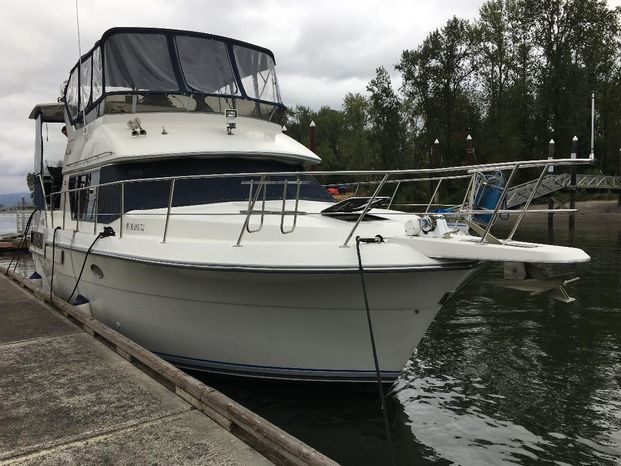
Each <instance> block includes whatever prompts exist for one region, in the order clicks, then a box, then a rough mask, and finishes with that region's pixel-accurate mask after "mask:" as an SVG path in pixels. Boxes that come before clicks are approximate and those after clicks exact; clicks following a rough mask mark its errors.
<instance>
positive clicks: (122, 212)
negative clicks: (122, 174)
mask: <svg viewBox="0 0 621 466" xmlns="http://www.w3.org/2000/svg"><path fill="white" fill-rule="evenodd" d="M124 213H125V183H121V216H120V217H119V220H120V221H121V225H120V227H119V238H122V237H123V214H124Z"/></svg>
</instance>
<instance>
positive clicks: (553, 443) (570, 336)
mask: <svg viewBox="0 0 621 466" xmlns="http://www.w3.org/2000/svg"><path fill="white" fill-rule="evenodd" d="M579 238H580V240H579V246H580V247H583V248H584V249H586V250H587V252H588V253H589V254H591V256H592V258H593V261H592V262H591V263H590V264H586V265H581V266H579V267H578V275H580V276H581V277H582V280H581V281H580V282H579V283H578V284H577V286H575V287H574V289H573V290H572V291H573V292H574V294H575V296H576V298H577V299H578V302H577V303H575V304H571V305H563V304H560V303H556V302H551V301H549V300H548V299H547V298H545V297H543V296H531V297H528V296H527V297H525V296H524V295H522V294H518V293H517V292H512V291H506V290H502V289H498V288H495V287H493V286H491V285H488V284H486V283H485V278H488V279H489V278H492V277H493V276H494V275H498V274H499V273H500V270H499V269H490V270H489V271H488V273H487V276H486V277H483V278H482V281H479V282H478V284H475V285H473V287H471V288H470V289H469V290H466V291H465V292H464V293H463V294H462V296H461V297H460V299H459V300H457V301H455V302H454V303H452V304H451V305H450V306H449V307H447V308H446V309H445V310H444V311H443V312H442V313H441V314H440V316H439V317H438V319H437V320H436V321H435V322H434V324H433V325H432V327H431V328H430V329H429V332H428V334H427V336H426V338H425V339H424V340H423V342H422V343H421V345H420V346H419V349H418V352H417V356H416V357H415V358H414V359H413V360H412V361H411V362H410V365H409V366H408V367H407V369H406V372H405V373H404V378H403V379H402V380H401V381H400V382H399V389H400V391H399V393H398V394H397V397H398V399H399V401H400V403H401V405H402V408H403V413H404V417H405V419H404V422H406V423H407V424H408V425H409V427H410V429H411V431H412V433H413V434H414V436H415V437H416V439H417V440H418V441H420V442H421V443H423V444H424V445H425V446H426V447H427V448H428V450H427V453H426V454H425V455H424V456H425V458H426V459H428V460H430V461H450V462H456V463H459V464H498V463H506V462H511V463H521V464H530V463H533V462H547V461H549V462H556V463H557V464H564V463H570V464H575V463H577V462H582V463H584V464H618V462H619V461H620V460H621V434H620V429H621V392H620V390H619V388H620V385H621V363H620V362H619V361H620V358H619V356H620V353H621V310H620V309H619V304H620V303H621V294H620V292H619V289H620V286H619V285H621V278H620V277H621V274H620V271H621V267H620V265H619V264H620V259H621V257H620V256H621V254H620V252H621V247H620V245H621V238H620V235H618V234H617V233H616V232H614V234H613V235H608V236H607V237H606V235H603V236H602V235H601V232H599V233H598V234H597V235H593V236H588V237H586V236H582V237H579ZM557 239H558V238H557ZM615 240H616V245H615Z"/></svg>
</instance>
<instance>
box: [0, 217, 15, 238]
mask: <svg viewBox="0 0 621 466" xmlns="http://www.w3.org/2000/svg"><path fill="white" fill-rule="evenodd" d="M16 231H17V226H16V221H15V212H12V213H0V235H4V234H6V233H15V232H16Z"/></svg>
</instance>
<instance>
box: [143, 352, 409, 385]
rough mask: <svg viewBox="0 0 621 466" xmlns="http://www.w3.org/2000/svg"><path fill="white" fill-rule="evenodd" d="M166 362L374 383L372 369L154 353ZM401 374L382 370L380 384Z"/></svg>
mask: <svg viewBox="0 0 621 466" xmlns="http://www.w3.org/2000/svg"><path fill="white" fill-rule="evenodd" d="M154 353H155V354H157V355H158V356H160V357H161V358H163V359H166V360H167V361H169V362H171V363H173V364H175V365H177V366H179V367H183V368H186V369H194V370H201V371H207V372H215V373H219V374H229V375H237V376H245V377H259V378H269V379H286V380H317V381H339V382H374V381H377V379H376V374H375V370H356V369H306V368H292V367H274V366H259V365H253V364H238V363H226V362H221V361H210V360H206V359H198V358H188V357H184V356H176V355H174V354H167V353H160V352H155V351H154ZM400 373H401V372H400V371H381V372H380V375H381V378H382V380H383V381H385V382H392V381H393V380H395V379H396V378H397V377H398V376H399V374H400Z"/></svg>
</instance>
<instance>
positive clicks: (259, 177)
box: [46, 158, 594, 247]
mask: <svg viewBox="0 0 621 466" xmlns="http://www.w3.org/2000/svg"><path fill="white" fill-rule="evenodd" d="M593 161H594V159H593V158H582V159H574V158H569V159H555V160H550V159H543V160H524V161H516V162H500V163H492V164H476V165H468V166H463V167H444V168H422V169H410V170H339V171H322V170H313V171H303V172H301V171H294V172H285V171H283V172H247V173H218V174H202V175H183V176H166V177H153V178H140V179H128V180H120V181H112V182H107V183H101V184H96V185H91V186H85V187H77V188H73V189H66V190H62V191H58V192H54V193H52V194H51V195H50V196H51V200H52V201H51V202H47V203H46V211H47V214H48V216H49V217H50V222H51V226H52V228H54V227H55V226H60V225H55V220H54V219H55V216H54V207H53V206H54V205H55V202H53V201H54V199H56V196H60V203H59V205H60V206H62V208H61V210H62V227H63V228H65V227H66V226H67V224H68V221H67V218H66V217H67V214H68V212H69V215H71V218H70V220H71V221H74V222H75V223H74V226H75V228H74V230H75V231H80V229H81V228H82V229H84V228H89V229H92V232H93V234H96V232H97V227H98V223H101V221H100V220H99V218H100V217H102V216H104V215H105V216H107V217H109V218H110V217H112V220H109V219H108V220H109V221H110V222H111V221H115V220H117V219H119V220H120V222H119V223H120V228H119V231H118V236H119V237H121V238H122V237H123V230H124V222H123V220H124V216H125V215H127V214H128V211H127V210H126V207H127V203H126V195H127V186H128V185H131V184H136V183H158V182H159V183H161V182H165V183H167V184H168V192H167V204H166V205H162V206H160V207H158V208H165V209H166V211H165V214H163V213H160V212H156V213H153V212H144V211H141V210H140V209H133V210H131V215H132V216H140V215H145V216H153V215H158V216H162V215H164V216H165V219H164V227H163V231H162V240H161V241H162V242H166V241H167V236H168V232H169V228H170V223H171V221H173V220H172V219H173V218H174V217H175V216H177V215H180V216H188V215H205V216H208V215H239V216H240V217H241V219H242V220H241V225H240V231H239V235H238V238H237V241H236V242H234V243H233V246H241V245H242V239H243V237H244V235H245V234H246V233H247V234H252V233H257V232H258V231H260V230H261V229H262V228H263V225H264V221H265V217H266V216H270V215H278V216H280V231H281V233H282V234H283V235H286V234H290V233H293V232H294V231H295V229H296V226H297V219H298V216H299V215H323V214H321V213H317V214H309V213H307V212H300V210H299V201H300V195H301V186H302V185H304V184H306V183H308V181H306V180H304V178H309V177H321V178H326V177H339V178H341V177H345V176H347V177H363V178H365V180H364V181H346V182H342V181H339V182H338V183H336V184H338V185H339V186H342V185H345V186H347V187H349V188H354V196H355V195H356V194H357V193H358V192H359V191H360V190H365V189H369V190H372V194H371V195H370V196H368V197H365V199H366V204H363V205H362V207H361V208H360V209H358V210H356V211H355V212H354V213H356V214H357V217H356V218H355V221H354V222H353V225H352V228H351V229H350V230H349V232H348V233H347V235H346V237H345V238H344V239H343V243H342V244H341V246H342V247H349V245H350V242H351V239H352V238H353V237H354V235H355V233H356V231H357V230H358V227H359V226H360V224H361V223H362V221H363V220H364V219H365V218H366V217H367V216H368V215H369V213H370V212H371V211H373V210H374V209H375V208H374V207H373V205H374V201H375V200H376V199H377V198H378V197H379V196H380V194H381V192H382V190H383V189H388V188H390V190H391V194H390V202H389V203H388V206H389V207H390V208H392V206H395V207H400V208H407V209H408V210H407V211H403V212H401V211H395V210H390V215H400V214H403V215H412V214H416V215H441V216H444V217H446V218H447V219H448V221H449V222H448V223H449V225H450V224H453V225H457V224H458V223H459V222H460V221H466V223H467V224H468V223H470V224H471V223H472V219H473V216H475V215H488V216H490V217H491V218H490V220H489V221H488V222H486V224H483V225H482V229H483V233H482V234H481V240H480V241H481V242H482V243H484V242H486V241H487V238H488V235H489V234H490V231H491V229H492V227H493V226H494V224H495V223H496V221H497V220H498V218H499V217H500V216H501V215H504V214H509V213H510V214H516V213H517V214H518V218H517V221H516V222H515V224H514V226H513V228H512V230H511V232H510V233H509V235H508V236H507V238H506V239H507V240H511V239H512V238H513V236H514V234H515V232H516V231H517V229H518V227H519V225H520V223H521V222H522V219H523V217H524V216H525V215H526V214H527V213H547V212H574V211H575V209H552V210H551V209H537V210H532V209H530V210H529V207H530V205H531V203H532V201H533V198H534V193H535V192H536V191H537V189H538V187H539V186H540V185H541V183H542V180H543V179H544V176H545V173H547V171H548V168H549V167H552V166H554V167H558V166H573V165H586V164H591V163H593ZM533 168H540V169H541V172H540V175H539V177H538V178H537V181H536V182H535V188H534V189H533V190H532V192H531V194H530V195H529V197H528V199H527V200H526V202H525V203H524V204H523V205H522V207H521V208H520V209H507V208H506V207H505V200H506V199H507V193H508V190H509V189H510V188H511V186H512V182H513V179H514V178H515V175H516V174H517V173H518V171H519V170H524V169H533ZM498 171H500V172H503V173H504V172H509V176H508V179H507V182H506V183H505V184H504V186H503V187H502V192H501V193H500V197H499V200H498V202H497V203H496V205H495V208H493V209H482V208H475V205H474V196H475V191H476V189H477V186H478V182H477V179H478V177H480V176H481V175H484V174H486V173H490V172H498ZM222 178H227V179H235V178H239V179H240V184H242V185H248V187H249V188H248V198H247V203H248V204H247V210H245V211H244V210H242V211H239V210H238V211H235V212H230V213H228V212H227V213H223V212H221V211H218V212H209V213H207V212H196V213H191V212H186V211H184V212H174V210H175V207H176V206H175V187H176V186H178V185H179V184H180V183H182V182H184V181H188V180H209V179H222ZM275 178H280V179H275ZM372 178H375V179H372ZM454 180H457V181H459V180H461V181H466V180H467V181H468V184H467V188H466V190H465V194H464V196H463V200H462V202H461V204H438V203H434V199H436V195H437V193H438V191H439V189H440V186H441V184H442V183H443V182H446V181H454ZM421 182H424V183H429V182H431V183H433V182H436V185H435V188H434V189H433V193H432V194H431V196H430V197H429V200H428V202H425V203H401V204H396V203H395V202H394V201H395V198H396V196H397V193H398V192H399V190H400V188H401V187H403V186H404V185H407V184H415V183H421ZM270 185H282V186H283V191H282V195H281V197H280V198H278V199H271V201H274V200H277V201H279V202H280V209H276V210H270V209H269V208H268V207H267V205H268V201H267V198H266V192H267V188H268V187H269V186H270ZM291 185H293V186H294V187H295V196H294V197H291V198H289V199H288V195H287V190H288V187H289V186H291ZM112 187H118V188H119V190H120V195H119V201H120V202H119V211H118V212H112V213H110V212H108V213H106V214H103V213H101V212H100V211H99V204H100V202H99V201H100V199H99V196H100V193H101V192H102V190H103V189H106V188H112ZM373 188H374V189H373ZM424 190H426V188H424V189H423V190H421V191H424ZM90 195H92V196H93V199H89V196H90ZM70 197H72V200H71V202H69V201H68V198H70ZM288 201H291V203H293V205H294V208H293V210H287V203H288ZM85 202H87V203H88V204H89V205H90V204H91V203H92V206H93V208H92V211H91V212H90V214H86V212H87V206H85V205H84V203H85ZM70 203H71V204H75V206H73V205H72V206H71V209H68V207H69V205H68V204H70ZM81 203H82V205H80V204H81ZM206 203H209V202H204V203H203V204H206ZM257 204H259V205H260V208H258V209H257ZM419 207H420V209H419V210H417V208H419ZM438 207H441V208H442V209H441V211H437V212H433V211H432V208H438ZM412 208H414V209H413V210H412ZM152 209H153V208H152V207H150V208H148V209H145V210H152ZM347 214H348V215H349V216H351V215H352V212H348V213H347ZM254 215H258V216H259V223H258V226H255V227H252V226H251V220H252V217H253V216H254ZM330 215H334V216H338V215H339V212H334V213H330ZM286 217H291V224H290V226H289V227H285V223H286ZM46 220H47V218H46ZM105 223H108V222H105ZM84 224H86V225H84ZM477 230H478V229H477Z"/></svg>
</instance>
